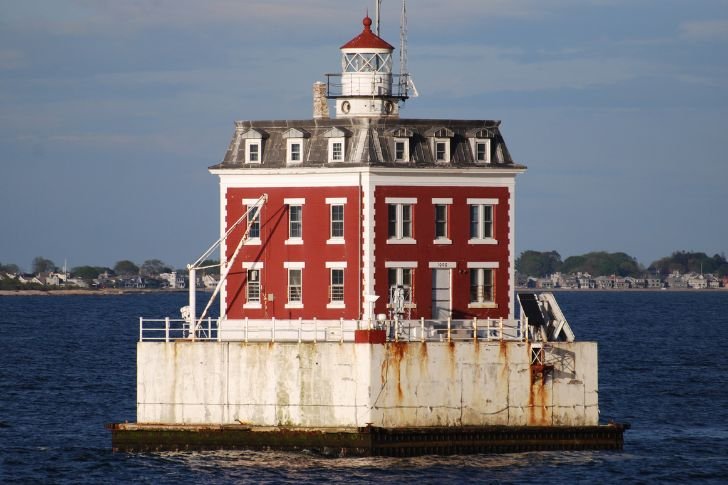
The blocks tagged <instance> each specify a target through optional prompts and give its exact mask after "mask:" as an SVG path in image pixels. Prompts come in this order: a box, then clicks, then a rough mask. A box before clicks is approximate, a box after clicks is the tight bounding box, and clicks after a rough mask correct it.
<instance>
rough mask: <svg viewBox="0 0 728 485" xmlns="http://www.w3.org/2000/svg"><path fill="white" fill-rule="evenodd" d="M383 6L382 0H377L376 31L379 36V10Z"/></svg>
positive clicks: (375, 13)
mask: <svg viewBox="0 0 728 485" xmlns="http://www.w3.org/2000/svg"><path fill="white" fill-rule="evenodd" d="M381 8H382V0H377V2H376V9H375V10H374V33H375V34H377V37H379V12H380V10H381Z"/></svg>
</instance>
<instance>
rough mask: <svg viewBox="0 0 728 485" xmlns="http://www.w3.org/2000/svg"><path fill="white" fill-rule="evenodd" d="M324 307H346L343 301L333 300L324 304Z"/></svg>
mask: <svg viewBox="0 0 728 485" xmlns="http://www.w3.org/2000/svg"><path fill="white" fill-rule="evenodd" d="M326 308H346V305H345V304H344V302H343V301H335V302H332V303H329V304H327V305H326Z"/></svg>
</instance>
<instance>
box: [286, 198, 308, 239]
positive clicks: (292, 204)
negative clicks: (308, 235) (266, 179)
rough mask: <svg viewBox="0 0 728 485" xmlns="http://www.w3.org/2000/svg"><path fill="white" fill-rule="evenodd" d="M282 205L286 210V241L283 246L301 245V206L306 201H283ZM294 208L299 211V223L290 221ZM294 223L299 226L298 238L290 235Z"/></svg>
mask: <svg viewBox="0 0 728 485" xmlns="http://www.w3.org/2000/svg"><path fill="white" fill-rule="evenodd" d="M283 203H284V204H285V205H286V206H287V208H288V239H286V240H285V241H284V242H283V244H285V245H287V246H299V245H301V244H303V206H304V205H305V204H306V199H283ZM294 207H298V208H299V209H300V214H301V219H300V221H293V220H292V219H291V213H292V209H293V208H294ZM294 222H298V223H299V224H300V236H292V235H291V234H292V232H293V224H294Z"/></svg>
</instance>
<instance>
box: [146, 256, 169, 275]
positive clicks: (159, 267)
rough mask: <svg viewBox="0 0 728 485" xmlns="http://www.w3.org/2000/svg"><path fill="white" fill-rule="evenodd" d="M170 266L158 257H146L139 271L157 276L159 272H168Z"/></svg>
mask: <svg viewBox="0 0 728 485" xmlns="http://www.w3.org/2000/svg"><path fill="white" fill-rule="evenodd" d="M171 271H172V268H170V267H169V266H168V265H167V264H165V263H164V262H162V261H160V260H159V259H147V260H146V261H144V263H142V267H141V273H142V275H144V276H159V274H160V273H170V272H171Z"/></svg>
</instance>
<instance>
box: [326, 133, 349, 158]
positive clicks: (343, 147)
mask: <svg viewBox="0 0 728 485" xmlns="http://www.w3.org/2000/svg"><path fill="white" fill-rule="evenodd" d="M337 143H341V158H336V159H335V158H334V145H335V144H337ZM345 160H346V138H344V137H336V138H329V163H339V162H343V161H345Z"/></svg>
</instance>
